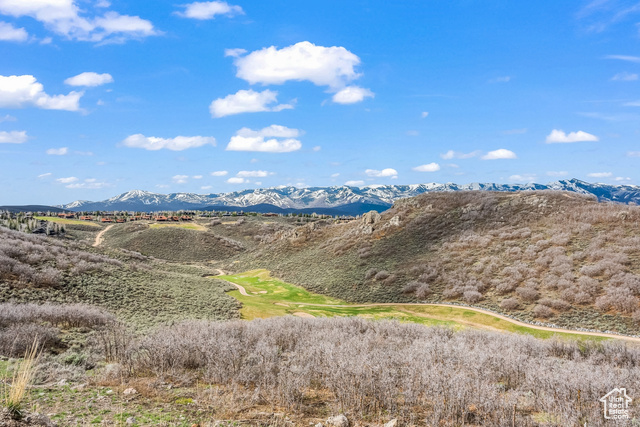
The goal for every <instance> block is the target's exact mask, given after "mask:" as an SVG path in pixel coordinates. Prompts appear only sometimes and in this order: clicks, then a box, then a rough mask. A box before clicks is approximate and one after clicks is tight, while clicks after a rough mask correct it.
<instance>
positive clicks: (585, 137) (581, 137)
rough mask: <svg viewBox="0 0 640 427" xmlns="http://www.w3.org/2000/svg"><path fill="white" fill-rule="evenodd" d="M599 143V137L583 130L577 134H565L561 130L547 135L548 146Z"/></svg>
mask: <svg viewBox="0 0 640 427" xmlns="http://www.w3.org/2000/svg"><path fill="white" fill-rule="evenodd" d="M585 141H598V137H597V136H595V135H591V134H590V133H587V132H583V131H581V130H579V131H577V132H569V133H568V134H567V133H564V131H562V130H559V129H554V130H552V131H551V133H550V134H549V135H547V139H546V141H545V142H546V143H547V144H569V143H573V142H585Z"/></svg>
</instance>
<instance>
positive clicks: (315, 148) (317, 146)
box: [312, 145, 322, 152]
mask: <svg viewBox="0 0 640 427" xmlns="http://www.w3.org/2000/svg"><path fill="white" fill-rule="evenodd" d="M312 150H313V151H315V152H318V151H320V150H322V147H321V146H319V145H316V146H315V147H313V148H312Z"/></svg>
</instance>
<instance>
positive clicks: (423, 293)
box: [416, 283, 431, 300]
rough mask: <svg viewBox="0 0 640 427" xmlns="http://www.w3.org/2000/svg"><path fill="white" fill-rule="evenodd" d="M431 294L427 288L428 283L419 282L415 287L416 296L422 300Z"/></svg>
mask: <svg viewBox="0 0 640 427" xmlns="http://www.w3.org/2000/svg"><path fill="white" fill-rule="evenodd" d="M429 295H431V289H430V288H429V284H427V283H420V284H419V286H418V288H417V289H416V298H418V299H421V300H424V299H427V298H428V297H429Z"/></svg>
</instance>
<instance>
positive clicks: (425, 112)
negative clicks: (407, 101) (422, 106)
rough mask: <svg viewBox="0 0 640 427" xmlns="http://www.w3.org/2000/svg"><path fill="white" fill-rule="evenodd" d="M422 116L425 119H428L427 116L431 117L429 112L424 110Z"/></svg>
mask: <svg viewBox="0 0 640 427" xmlns="http://www.w3.org/2000/svg"><path fill="white" fill-rule="evenodd" d="M420 117H422V118H423V119H426V118H427V117H429V112H428V111H423V112H422V114H420Z"/></svg>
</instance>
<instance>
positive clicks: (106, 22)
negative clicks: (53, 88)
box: [0, 0, 160, 42]
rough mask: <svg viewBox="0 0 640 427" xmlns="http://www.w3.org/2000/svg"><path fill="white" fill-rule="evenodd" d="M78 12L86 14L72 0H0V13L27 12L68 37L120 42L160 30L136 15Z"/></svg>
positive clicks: (22, 13)
mask: <svg viewBox="0 0 640 427" xmlns="http://www.w3.org/2000/svg"><path fill="white" fill-rule="evenodd" d="M103 5H104V3H103V4H102V6H103ZM81 12H82V13H83V14H86V12H87V10H85V9H84V8H83V9H82V10H81V9H80V8H79V7H78V6H77V5H76V2H75V0H0V13H2V14H4V15H9V16H14V17H22V16H29V17H31V18H34V19H36V20H37V21H39V22H41V23H43V24H44V26H45V27H46V28H48V29H49V30H51V31H53V32H55V33H57V34H60V35H62V36H65V37H67V38H68V39H73V40H83V41H93V42H102V41H104V42H107V41H115V42H122V41H124V40H125V39H127V38H132V37H137V38H139V37H147V36H152V35H157V34H160V33H159V32H158V31H156V30H155V29H154V27H153V24H152V23H151V22H149V21H147V20H145V19H142V18H140V17H138V16H128V15H120V14H118V13H117V12H113V11H107V12H105V13H104V15H102V16H80V15H81Z"/></svg>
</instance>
